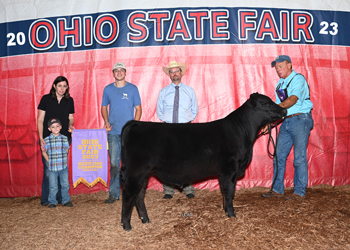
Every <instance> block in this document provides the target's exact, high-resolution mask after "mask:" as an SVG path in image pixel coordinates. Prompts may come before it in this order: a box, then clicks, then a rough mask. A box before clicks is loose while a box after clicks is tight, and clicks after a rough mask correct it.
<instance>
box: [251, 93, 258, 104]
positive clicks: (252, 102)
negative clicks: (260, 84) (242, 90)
mask: <svg viewBox="0 0 350 250" xmlns="http://www.w3.org/2000/svg"><path fill="white" fill-rule="evenodd" d="M256 96H257V93H253V94H251V95H250V103H251V104H252V105H253V106H255V105H256Z"/></svg>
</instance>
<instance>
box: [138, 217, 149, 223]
mask: <svg viewBox="0 0 350 250" xmlns="http://www.w3.org/2000/svg"><path fill="white" fill-rule="evenodd" d="M140 219H141V222H142V223H143V224H146V223H150V221H149V218H143V217H140Z"/></svg>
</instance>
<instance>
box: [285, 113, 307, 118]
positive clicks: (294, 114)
mask: <svg viewBox="0 0 350 250" xmlns="http://www.w3.org/2000/svg"><path fill="white" fill-rule="evenodd" d="M301 114H304V113H296V114H292V115H289V116H286V117H285V118H291V117H293V116H297V115H301Z"/></svg>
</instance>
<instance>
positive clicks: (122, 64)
mask: <svg viewBox="0 0 350 250" xmlns="http://www.w3.org/2000/svg"><path fill="white" fill-rule="evenodd" d="M117 68H122V69H125V71H126V67H125V65H124V63H121V62H117V63H116V64H114V66H113V69H112V70H115V69H117Z"/></svg>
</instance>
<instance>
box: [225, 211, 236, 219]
mask: <svg viewBox="0 0 350 250" xmlns="http://www.w3.org/2000/svg"><path fill="white" fill-rule="evenodd" d="M226 215H227V217H229V218H232V217H235V218H236V215H235V213H234V212H232V213H228V212H226Z"/></svg>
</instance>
